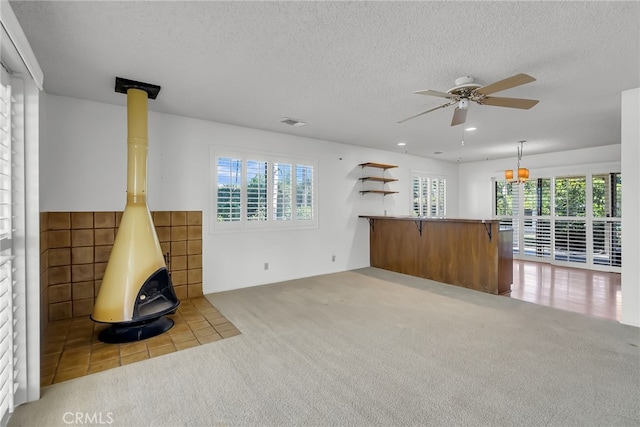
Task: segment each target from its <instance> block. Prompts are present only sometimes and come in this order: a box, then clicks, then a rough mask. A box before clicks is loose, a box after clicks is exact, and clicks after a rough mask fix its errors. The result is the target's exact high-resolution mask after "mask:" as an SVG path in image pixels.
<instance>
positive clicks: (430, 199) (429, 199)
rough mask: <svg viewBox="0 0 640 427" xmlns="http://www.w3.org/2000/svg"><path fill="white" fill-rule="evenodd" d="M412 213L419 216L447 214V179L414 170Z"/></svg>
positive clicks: (441, 215)
mask: <svg viewBox="0 0 640 427" xmlns="http://www.w3.org/2000/svg"><path fill="white" fill-rule="evenodd" d="M411 186H412V192H413V214H414V216H421V217H443V216H446V215H447V180H446V179H445V178H439V177H433V176H427V175H423V174H419V173H416V172H414V175H413V179H412V184H411Z"/></svg>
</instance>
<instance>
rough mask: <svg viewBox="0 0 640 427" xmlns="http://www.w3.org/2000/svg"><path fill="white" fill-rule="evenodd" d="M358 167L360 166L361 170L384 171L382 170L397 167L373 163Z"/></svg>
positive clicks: (362, 164)
mask: <svg viewBox="0 0 640 427" xmlns="http://www.w3.org/2000/svg"><path fill="white" fill-rule="evenodd" d="M358 166H360V167H361V168H378V169H384V170H387V169H393V168H397V167H398V166H396V165H387V164H384V163H375V162H366V163H360V164H359V165H358Z"/></svg>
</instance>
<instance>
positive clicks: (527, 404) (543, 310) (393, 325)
mask: <svg viewBox="0 0 640 427" xmlns="http://www.w3.org/2000/svg"><path fill="white" fill-rule="evenodd" d="M208 298H209V299H210V301H211V302H212V303H213V304H214V305H215V306H216V307H217V308H218V309H219V310H220V311H221V312H222V314H223V315H225V316H226V317H227V318H228V319H229V320H230V321H231V322H233V324H235V325H236V327H237V328H238V329H239V330H240V331H242V335H239V336H237V337H233V338H229V339H226V340H223V341H219V342H216V343H211V344H206V345H203V346H200V347H195V348H192V349H188V350H184V351H182V352H179V353H173V354H168V355H166V356H161V357H158V358H154V359H150V360H147V361H143V362H139V363H136V364H133V365H128V366H123V367H120V368H116V369H113V370H110V371H105V372H102V373H98V374H93V375H89V376H87V377H83V378H79V379H76V380H71V381H68V382H65V383H61V384H56V385H53V386H50V387H47V388H45V389H43V392H42V399H41V400H39V401H37V402H33V403H29V404H26V405H23V406H21V407H19V408H18V409H17V410H16V412H15V413H14V414H13V416H12V418H11V419H10V422H9V425H10V426H20V425H28V426H53V425H69V423H68V422H67V421H68V420H69V419H70V415H69V413H72V414H75V415H74V416H77V413H79V414H80V415H81V418H82V421H83V422H84V424H85V425H87V424H91V423H87V422H86V421H95V422H94V424H95V425H99V424H100V422H99V421H101V422H102V425H105V424H109V425H118V426H145V425H154V426H176V425H185V426H201V425H215V426H221V425H233V426H245V425H246V426H285V425H286V426H289V425H290V426H301V425H308V426H333V425H351V426H369V425H376V426H378V425H379V426H423V425H436V426H440V425H443V426H445V425H446V426H450V425H470V426H478V425H487V426H489V425H490V426H496V425H498V426H499V425H504V426H517V425H531V426H540V425H549V426H551V425H558V426H567V425H575V426H587V425H592V426H605V425H606V426H609V425H640V400H639V399H640V351H639V348H638V346H639V345H640V330H639V329H638V328H633V327H628V326H624V325H620V324H618V323H616V322H612V321H607V320H601V319H594V318H587V317H583V316H581V315H578V314H573V313H568V312H562V311H559V310H555V309H551V308H547V307H541V306H536V305H533V304H529V303H526V302H522V301H518V300H512V299H509V298H507V297H500V296H494V295H488V294H483V293H479V292H475V291H470V290H466V289H462V288H457V287H454V286H449V285H444V284H439V283H436V282H432V281H429V280H424V279H418V278H415V277H411V276H406V275H402V274H397V273H392V272H388V271H384V270H378V269H375V268H365V269H361V270H356V271H350V272H342V273H336V274H329V275H324V276H318V277H313V278H307V279H299V280H293V281H289V282H283V283H277V284H272V285H265V286H259V287H254V288H247V289H240V290H235V291H229V292H223V293H218V294H213V295H209V296H208ZM98 415H99V416H100V417H101V419H100V420H98V419H97V418H96V416H98ZM65 417H66V418H65ZM83 417H84V418H83ZM91 417H93V418H91Z"/></svg>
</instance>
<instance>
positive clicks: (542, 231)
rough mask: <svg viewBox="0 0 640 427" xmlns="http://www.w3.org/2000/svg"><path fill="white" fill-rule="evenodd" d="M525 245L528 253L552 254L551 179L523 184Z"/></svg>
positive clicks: (545, 255)
mask: <svg viewBox="0 0 640 427" xmlns="http://www.w3.org/2000/svg"><path fill="white" fill-rule="evenodd" d="M522 186H523V188H522V190H523V202H522V203H523V208H524V217H523V227H522V228H523V245H522V250H523V253H524V254H526V255H531V256H535V257H537V258H549V257H550V256H551V180H550V179H549V178H545V179H542V178H538V179H532V180H529V181H526V182H525V183H524V184H523V185H522Z"/></svg>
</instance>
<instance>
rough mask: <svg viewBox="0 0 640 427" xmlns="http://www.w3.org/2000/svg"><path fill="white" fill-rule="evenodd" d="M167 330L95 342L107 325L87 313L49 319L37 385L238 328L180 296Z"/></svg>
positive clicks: (205, 304)
mask: <svg viewBox="0 0 640 427" xmlns="http://www.w3.org/2000/svg"><path fill="white" fill-rule="evenodd" d="M167 317H169V318H171V319H173V321H174V326H173V328H171V329H170V330H169V331H167V332H165V333H163V334H161V335H158V336H156V337H153V338H149V339H146V340H143V341H137V342H133V343H126V344H105V343H103V342H100V341H99V340H98V334H99V333H100V331H102V330H103V329H105V328H106V327H108V325H105V324H100V323H95V322H93V321H92V320H91V319H90V318H89V316H84V317H78V318H74V319H66V320H58V321H54V322H50V323H49V326H48V327H47V329H46V332H45V337H44V339H43V344H42V348H41V358H40V385H41V386H42V387H44V386H48V385H51V384H56V383H59V382H62V381H67V380H70V379H73V378H78V377H82V376H84V375H89V374H93V373H96V372H100V371H104V370H107V369H111V368H116V367H118V366H123V365H127V364H130V363H134V362H138V361H141V360H144V359H149V358H152V357H157V356H162V355H163V354H167V353H173V352H175V351H180V350H184V349H187V348H190V347H195V346H198V345H202V344H207V343H210V342H214V341H218V340H221V339H224V338H229V337H233V336H235V335H239V334H240V333H241V332H240V331H239V330H238V329H237V328H236V327H235V326H234V325H233V324H232V323H231V322H229V321H228V320H227V319H226V318H225V317H224V316H223V315H222V314H220V312H219V311H218V310H217V309H216V308H215V307H214V306H213V305H211V303H210V302H209V301H207V299H206V298H204V297H197V298H191V299H187V300H182V301H181V302H180V306H179V307H178V310H177V311H176V313H175V314H172V315H169V316H167Z"/></svg>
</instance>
